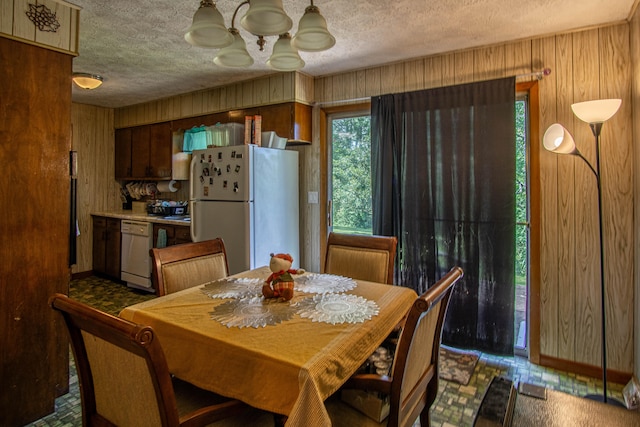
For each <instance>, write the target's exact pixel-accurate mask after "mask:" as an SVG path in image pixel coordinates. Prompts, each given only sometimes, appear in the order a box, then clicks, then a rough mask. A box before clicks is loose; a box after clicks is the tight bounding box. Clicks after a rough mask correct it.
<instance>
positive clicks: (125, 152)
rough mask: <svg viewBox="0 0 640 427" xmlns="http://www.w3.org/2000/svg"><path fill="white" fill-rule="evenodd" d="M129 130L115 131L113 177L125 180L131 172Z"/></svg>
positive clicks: (130, 131)
mask: <svg viewBox="0 0 640 427" xmlns="http://www.w3.org/2000/svg"><path fill="white" fill-rule="evenodd" d="M131 133H132V130H131V128H124V129H116V132H115V149H114V151H115V167H116V169H115V177H116V179H127V178H130V177H131V176H132V171H131Z"/></svg>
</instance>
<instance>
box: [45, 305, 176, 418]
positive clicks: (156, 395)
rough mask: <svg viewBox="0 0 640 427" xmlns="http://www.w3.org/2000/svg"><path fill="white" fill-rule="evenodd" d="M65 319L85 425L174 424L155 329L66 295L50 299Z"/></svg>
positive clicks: (170, 389)
mask: <svg viewBox="0 0 640 427" xmlns="http://www.w3.org/2000/svg"><path fill="white" fill-rule="evenodd" d="M49 303H50V305H51V307H53V309H55V310H57V311H59V312H60V313H61V314H62V316H63V318H64V321H65V323H66V326H67V329H68V331H69V337H70V339H71V346H72V348H73V354H74V358H75V364H76V369H77V371H78V379H79V381H80V393H81V400H82V420H83V425H85V426H96V425H100V426H109V425H114V426H122V427H124V426H135V427H138V426H150V427H151V426H177V425H179V415H178V411H177V407H176V398H175V395H174V391H173V386H172V383H171V377H170V375H169V369H168V367H167V362H166V360H165V357H164V353H163V351H162V347H160V343H159V341H158V340H157V339H156V337H155V335H154V332H153V330H152V329H151V328H150V327H148V326H142V325H137V324H135V323H132V322H129V321H126V320H124V319H120V318H118V317H115V316H112V315H110V314H107V313H104V312H101V311H99V310H96V309H94V308H92V307H90V306H88V305H85V304H83V303H81V302H78V301H75V300H73V299H70V298H69V297H67V296H66V295H62V294H56V295H54V296H53V297H51V299H50V301H49Z"/></svg>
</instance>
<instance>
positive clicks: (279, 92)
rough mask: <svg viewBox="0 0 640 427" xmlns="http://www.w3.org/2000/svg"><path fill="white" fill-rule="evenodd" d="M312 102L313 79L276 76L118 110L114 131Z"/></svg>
mask: <svg viewBox="0 0 640 427" xmlns="http://www.w3.org/2000/svg"><path fill="white" fill-rule="evenodd" d="M291 101H296V102H300V103H303V104H310V103H311V102H312V101H313V78H312V77H310V76H308V75H306V74H302V73H299V72H291V73H277V74H272V75H269V76H266V77H261V78H258V79H254V80H246V81H242V82H238V83H234V84H230V85H227V86H222V87H216V88H212V89H206V90H202V91H198V92H191V93H187V94H184V95H181V96H174V97H171V98H165V99H160V100H158V101H153V102H148V103H144V104H137V105H132V106H130V107H124V108H118V109H116V110H115V127H116V128H123V127H129V126H136V125H142V124H148V123H158V122H164V121H168V120H173V119H179V118H184V117H194V116H201V115H204V114H210V113H217V112H220V111H230V110H236V109H241V108H250V107H257V106H261V105H269V104H279V103H282V102H291Z"/></svg>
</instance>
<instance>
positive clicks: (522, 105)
mask: <svg viewBox="0 0 640 427" xmlns="http://www.w3.org/2000/svg"><path fill="white" fill-rule="evenodd" d="M526 107H527V102H526V100H523V99H519V100H518V101H517V102H516V135H515V143H516V185H515V188H516V224H517V225H516V235H515V239H516V256H515V258H516V265H515V273H516V283H518V284H522V285H524V284H526V277H527V262H528V255H527V246H528V244H527V234H528V215H527V211H528V206H527V186H528V182H527V114H526ZM331 147H332V192H333V195H332V200H333V229H334V231H336V232H341V233H356V234H371V233H372V225H371V216H372V207H371V128H370V117H369V116H360V117H348V118H341V119H334V120H333V121H332V146H331Z"/></svg>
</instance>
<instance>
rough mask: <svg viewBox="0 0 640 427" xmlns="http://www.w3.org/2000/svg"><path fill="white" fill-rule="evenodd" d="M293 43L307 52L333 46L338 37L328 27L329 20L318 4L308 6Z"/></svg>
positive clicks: (292, 40)
mask: <svg viewBox="0 0 640 427" xmlns="http://www.w3.org/2000/svg"><path fill="white" fill-rule="evenodd" d="M291 44H292V45H293V47H294V48H295V49H298V50H302V51H305V52H320V51H323V50H327V49H330V48H332V47H333V45H334V44H336V39H335V38H334V37H333V36H332V35H331V33H330V32H329V30H328V29H327V21H326V20H325V19H324V16H322V15H321V14H320V10H319V9H318V8H317V7H316V6H307V8H306V9H305V11H304V15H303V16H302V18H301V19H300V23H299V24H298V32H297V33H296V35H295V36H293V39H291Z"/></svg>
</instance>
